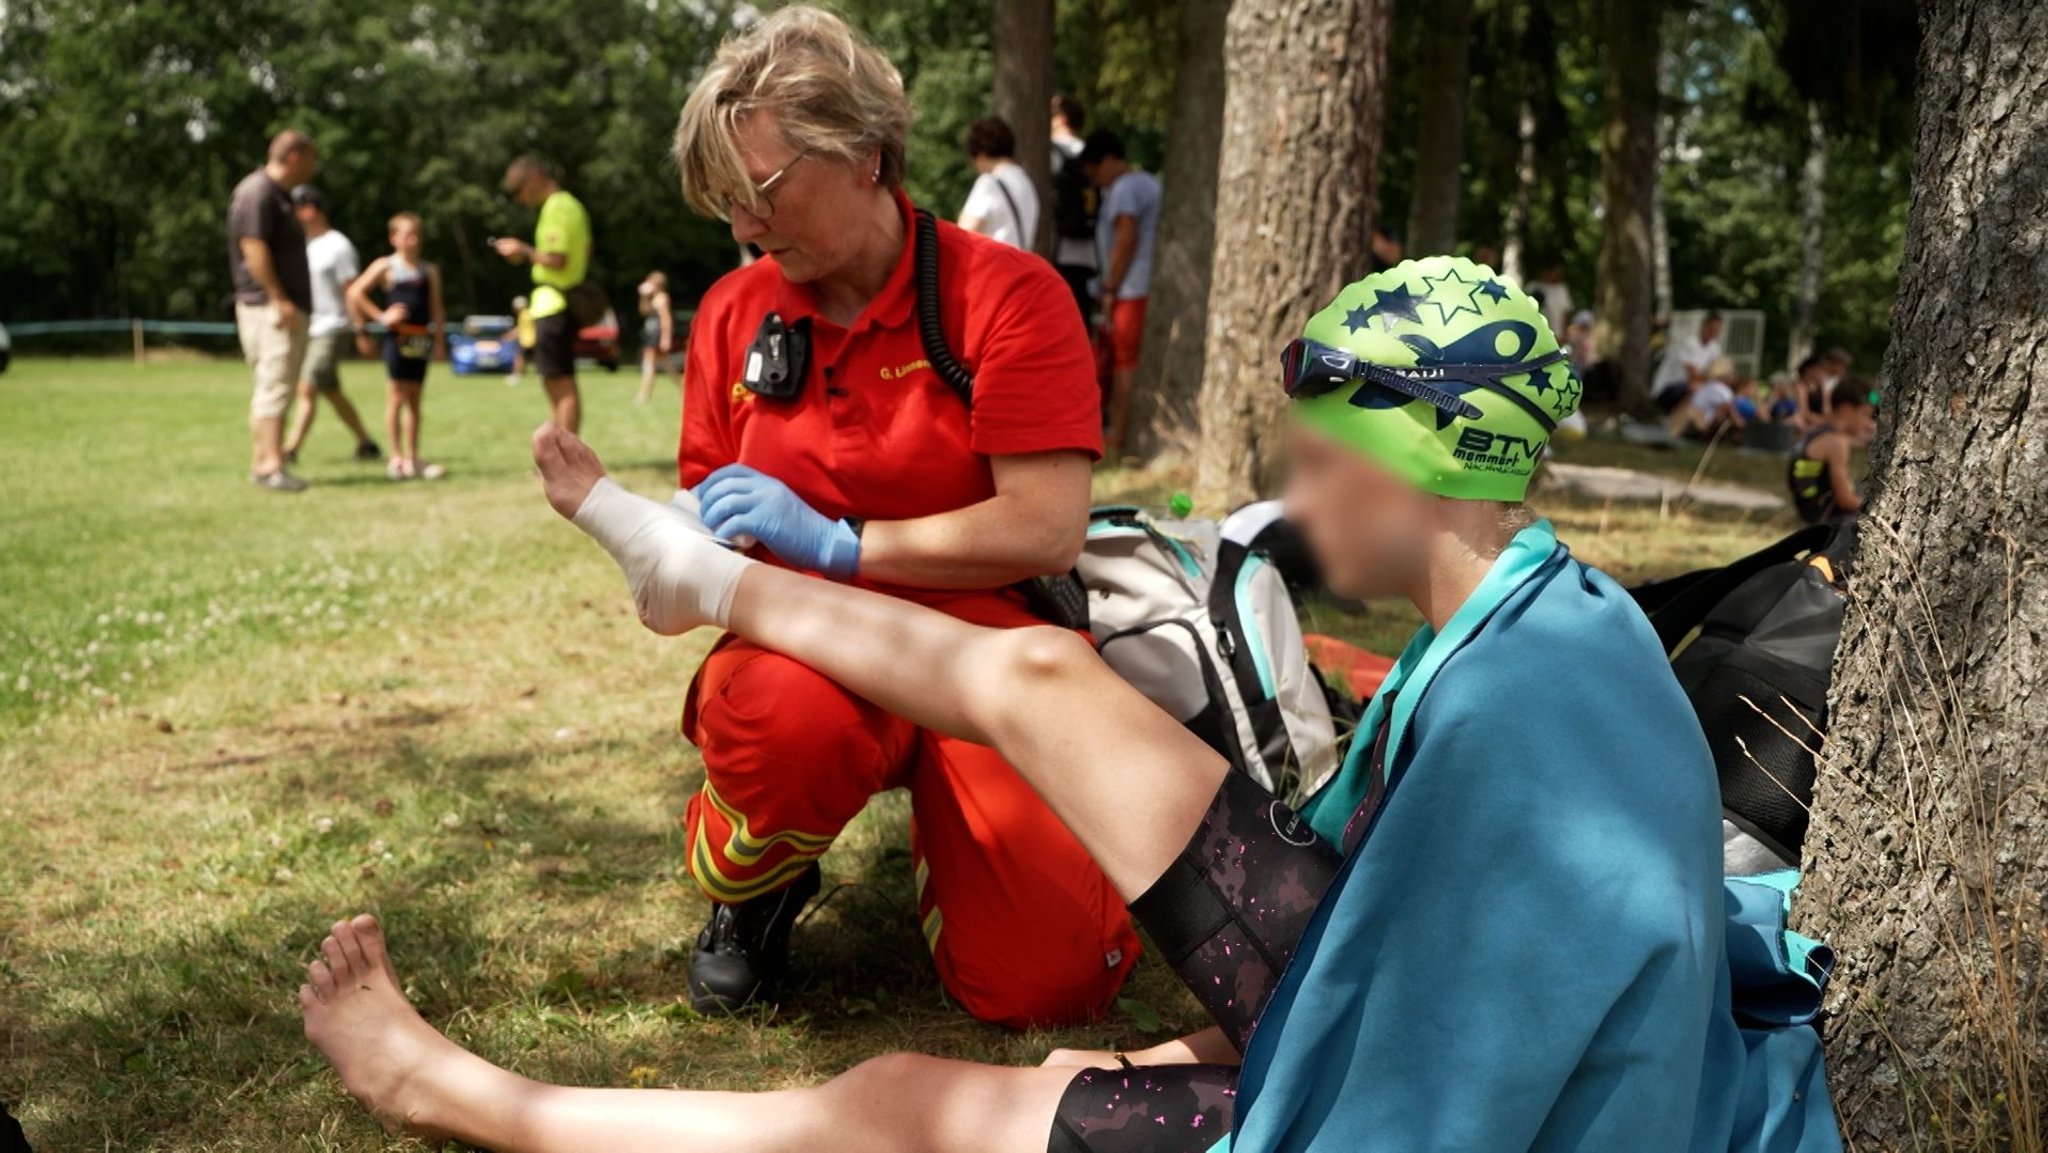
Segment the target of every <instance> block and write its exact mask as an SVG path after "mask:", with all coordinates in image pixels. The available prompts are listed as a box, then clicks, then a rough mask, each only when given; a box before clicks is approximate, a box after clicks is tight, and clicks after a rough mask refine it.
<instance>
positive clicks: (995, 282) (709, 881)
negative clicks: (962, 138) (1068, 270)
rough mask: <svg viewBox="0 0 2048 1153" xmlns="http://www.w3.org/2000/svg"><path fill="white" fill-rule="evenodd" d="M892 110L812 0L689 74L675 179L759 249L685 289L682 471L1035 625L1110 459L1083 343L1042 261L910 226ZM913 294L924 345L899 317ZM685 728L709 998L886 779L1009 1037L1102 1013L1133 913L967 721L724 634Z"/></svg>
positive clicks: (990, 621) (697, 483)
mask: <svg viewBox="0 0 2048 1153" xmlns="http://www.w3.org/2000/svg"><path fill="white" fill-rule="evenodd" d="M909 121H910V105H909V102H908V100H907V99H906V98H905V96H904V92H903V85H902V81H901V80H900V78H899V77H898V76H897V73H896V70H895V69H894V68H893V67H892V66H891V65H890V64H889V62H888V61H887V60H886V59H885V58H884V57H883V56H882V54H881V53H880V52H879V51H878V50H876V49H875V47H874V46H873V45H871V44H869V43H867V42H866V41H865V40H863V39H861V38H860V37H859V35H858V34H856V33H855V32H854V31H853V30H852V29H850V28H849V27H848V26H847V25H846V24H845V23H844V22H843V21H841V20H840V19H839V18H838V17H837V16H833V15H831V14H829V13H825V12H822V11H819V10H817V9H814V8H807V7H801V6H796V7H788V8H783V9H781V10H779V11H777V12H776V13H774V14H773V15H771V16H769V17H768V18H766V19H765V20H763V21H761V22H760V23H759V24H758V25H756V26H755V27H754V28H753V29H752V30H751V31H750V32H748V33H747V34H745V35H743V36H741V37H739V38H737V39H734V40H731V41H729V42H727V43H726V44H725V45H724V46H723V47H722V48H721V49H720V51H719V53H718V56H717V58H716V59H715V60H714V61H713V62H712V65H711V67H710V69H709V70H708V71H707V72H706V73H705V74H704V76H703V78H702V79H701V80H700V81H699V82H698V84H697V87H696V89H695V90H694V91H693V92H692V93H691V94H690V97H689V100H688V102H687V103H686V104H685V105H684V107H683V112H682V118H681V122H680V124H679V125H678V127H677V129H676V159H677V163H678V165H679V167H680V169H681V172H682V181H683V191H684V195H685V196H686V198H687V199H688V201H689V202H690V204H691V205H692V206H693V207H694V208H696V209H697V210H698V211H699V212H702V213H705V214H707V215H717V216H720V217H723V218H724V219H725V220H727V221H728V222H729V223H730V225H731V228H732V234H733V237H734V239H736V240H738V241H739V242H740V243H742V244H746V245H751V246H753V247H754V248H755V249H757V250H758V251H760V252H761V253H762V259H760V260H758V261H755V262H754V263H753V264H751V265H749V266H748V267H746V268H743V269H740V270H738V271H736V272H733V273H732V274H730V275H728V276H726V277H725V278H724V279H722V280H720V281H719V282H718V283H717V284H715V285H714V286H712V288H711V290H710V291H709V292H708V293H706V294H705V296H704V299H703V302H702V303H701V305H700V306H699V308H698V311H697V316H696V320H695V322H694V325H693V327H692V329H691V333H690V340H689V355H688V358H687V362H686V366H685V370H684V377H685V384H684V391H685V396H686V400H685V403H684V405H683V413H684V416H683V430H682V443H681V447H680V451H679V453H678V460H679V465H680V473H681V482H682V484H683V485H684V486H685V487H689V488H694V489H695V491H696V493H697V495H698V496H699V497H700V498H701V502H702V507H703V510H704V516H705V519H706V521H707V522H708V523H709V524H710V526H711V527H712V529H713V530H714V531H715V532H717V533H718V534H719V535H720V536H721V537H722V538H724V539H726V540H735V539H740V538H751V539H752V540H753V541H756V542H758V546H759V547H758V551H756V553H755V555H757V556H758V557H760V559H762V560H764V561H768V562H770V563H773V564H777V565H780V566H783V567H786V568H790V569H796V570H801V571H804V572H810V573H817V574H821V575H824V576H828V577H831V578H832V579H834V580H839V581H844V582H847V583H849V584H854V585H857V586H859V587H862V588H868V589H873V590H875V591H878V592H882V593H886V594H888V595H890V596H893V597H897V598H900V599H903V600H906V601H909V602H911V603H914V604H920V605H924V606H926V607H929V608H933V609H937V610H938V611H940V612H942V613H945V614H947V615H949V616H952V617H955V618H958V619H960V620H963V621H968V622H972V623H974V624H977V625H984V626H988V627H992V628H1022V627H1027V626H1032V625H1038V624H1043V623H1045V622H1046V620H1047V619H1048V617H1047V615H1046V610H1045V609H1042V608H1040V607H1038V605H1039V603H1040V602H1037V601H1033V600H1031V599H1030V598H1029V596H1028V593H1027V592H1026V591H1020V587H1019V586H1020V583H1022V582H1029V581H1031V580H1032V579H1033V578H1038V577H1041V576H1045V575H1047V574H1064V573H1066V572H1068V571H1069V570H1070V569H1071V568H1072V566H1073V563H1074V558H1075V556H1076V555H1077V554H1078V553H1079V551H1080V548H1081V542H1082V539H1083V536H1084V534H1085V533H1086V531H1087V521H1088V482H1089V473H1090V466H1091V464H1092V462H1093V461H1094V460H1095V459H1096V458H1097V457H1098V456H1100V455H1101V449H1102V437H1101V428H1100V421H1101V415H1100V394H1099V392H1098V390H1097V389H1096V386H1095V383H1094V375H1093V372H1094V370H1093V367H1092V364H1091V362H1090V360H1089V351H1088V337H1087V334H1086V332H1084V331H1083V328H1082V325H1081V322H1080V320H1079V319H1078V318H1077V317H1075V316H1073V315H1072V311H1073V310H1071V309H1062V308H1060V307H1058V304H1059V303H1060V302H1063V301H1064V300H1066V299H1067V296H1066V285H1065V282H1063V281H1062V280H1061V279H1060V277H1059V275H1058V273H1056V272H1054V271H1053V269H1052V266H1051V265H1049V264H1047V263H1046V262H1045V261H1044V260H1043V259H1041V258H1039V257H1037V256H1035V255H1033V254H1031V253H1029V252H1020V251H1018V250H1017V249H1015V248H1011V247H1008V246H1006V245H1001V244H997V243H994V242H992V241H990V240H987V239H986V238H983V237H979V236H974V235H972V234H969V233H967V232H964V231H961V230H960V229H957V228H955V227H953V226H952V225H951V224H940V223H937V222H935V221H934V222H929V223H926V224H925V225H924V226H923V227H924V228H925V229H928V231H926V232H924V233H922V238H920V237H921V232H920V221H919V214H918V213H917V210H915V209H914V208H913V207H912V205H911V203H910V201H909V199H908V198H906V197H905V196H904V194H903V192H902V191H901V184H902V180H903V156H904V135H905V132H906V130H907V128H908V125H909ZM934 255H935V257H936V260H935V262H934V263H926V262H921V261H920V259H919V258H920V257H930V256H934ZM933 307H936V310H937V317H938V325H939V331H938V333H937V334H936V335H937V336H938V337H939V338H940V340H941V342H942V345H943V347H941V348H934V347H933V346H932V344H931V342H930V341H928V339H927V336H926V334H925V333H923V332H922V331H921V328H920V323H921V320H922V318H923V317H924V315H925V310H928V309H930V308H933ZM969 375H971V378H972V379H971V384H968V383H966V381H965V379H964V378H965V377H966V376H969ZM963 384H965V387H963ZM970 394H971V396H970ZM970 401H971V403H970ZM1030 587H1034V586H1026V588H1030ZM683 730H684V732H685V734H686V735H687V736H688V737H689V739H690V740H691V741H693V742H694V743H695V744H696V745H697V747H698V748H699V749H701V750H702V751H703V756H704V786H703V788H702V790H701V791H699V792H698V793H697V795H696V796H695V797H693V798H692V799H691V801H690V805H689V810H688V813H687V815H686V817H685V819H684V823H685V826H686V829H687V839H686V844H687V851H688V858H687V859H688V866H689V870H690V874H691V876H692V877H694V878H695V879H696V882H697V885H698V887H699V888H701V889H702V890H703V892H704V895H705V896H706V897H708V898H709V899H710V900H711V902H712V903H713V908H712V914H711V918H710V922H709V924H707V925H706V926H705V927H704V929H703V931H702V933H701V934H700V935H699V936H698V939H697V948H696V951H695V954H694V956H693V959H692V964H691V968H690V975H689V992H690V997H691V1000H692V1002H693V1003H694V1004H695V1005H696V1006H697V1008H698V1009H700V1010H704V1011H711V1010H730V1009H735V1008H738V1007H739V1006H742V1005H744V1004H746V1003H748V1002H750V1001H752V1000H754V999H756V998H757V997H772V996H773V995H774V993H775V985H776V983H777V980H778V978H780V977H781V976H782V975H783V974H784V971H785V967H786V956H787V951H788V948H789V938H790V930H791V927H792V926H793V924H794V922H795V920H796V918H797V915H798V914H799V913H800V912H801V910H802V908H803V905H804V903H805V902H806V901H807V900H809V899H810V898H811V896H812V895H813V894H815V893H816V892H817V891H818V887H819V871H818V865H817V861H818V858H819V857H821V856H823V855H824V853H825V851H826V849H827V848H828V847H829V846H830V845H831V844H832V841H833V839H834V838H835V837H837V836H838V835H839V832H840V830H841V829H842V828H844V827H845V826H846V823H847V822H848V821H850V820H852V819H853V817H854V816H855V815H856V814H858V813H859V812H860V811H861V809H862V807H863V806H865V805H866V804H867V802H868V799H869V798H870V797H871V796H873V795H874V794H876V793H879V792H883V791H885V790H888V789H892V788H898V787H905V786H907V787H908V788H909V790H910V795H911V811H912V829H913V838H912V847H913V856H914V861H913V864H914V867H915V869H916V875H917V879H918V916H919V919H920V922H921V927H922V928H923V930H924V936H925V939H926V942H927V944H928V945H929V946H930V949H931V954H932V957H933V960H934V961H935V963H936V965H937V968H938V972H939V976H940V979H941V980H942V981H943V983H944V984H945V987H946V990H947V991H948V992H949V993H950V994H951V995H952V997H953V998H954V999H955V1000H956V1001H957V1002H959V1003H960V1004H961V1005H962V1006H964V1007H965V1008H966V1009H967V1010H968V1011H969V1012H970V1013H972V1014H974V1015H975V1016H977V1017H980V1018H982V1019H983V1020H988V1021H995V1022H1000V1023H1003V1024H1006V1025H1011V1026H1015V1027H1020V1028H1021V1027H1026V1026H1031V1025H1053V1024H1061V1023H1071V1022H1076V1021H1084V1020H1090V1019H1093V1018H1095V1017H1098V1016H1100V1015H1101V1014H1102V1013H1103V1012H1104V1011H1105V1010H1106V1009H1107V1008H1108V1007H1109V1005H1110V1003H1111V1001H1112V999H1113V998H1114V997H1115V995H1116V992H1117V990H1118V988H1119V987H1120V986H1121V985H1122V984H1123V980H1124V977H1125V975H1126V974H1127V973H1128V972H1129V971H1130V967H1131V965H1132V964H1133V963H1134V962H1135V960H1136V958H1137V955H1138V941H1137V937H1136V935H1135V933H1134V932H1133V930H1132V928H1131V922H1130V916H1129V914H1128V912H1127V911H1126V910H1125V908H1124V905H1123V902H1122V901H1121V900H1120V899H1119V898H1118V896H1117V894H1116V891H1115V889H1114V888H1112V887H1111V885H1110V884H1109V882H1108V880H1107V879H1106V878H1104V876H1103V875H1102V871H1101V870H1100V869H1099V868H1097V867H1096V865H1095V863H1094V861H1092V860H1090V859H1089V857H1088V854H1087V852H1086V851H1085V850H1083V849H1082V848H1081V845H1080V843H1079V842H1077V841H1076V840H1075V839H1074V837H1073V835H1072V834H1071V833H1069V832H1068V831H1067V830H1066V828H1065V827H1064V826H1062V825H1061V824H1060V822H1059V820H1058V819H1057V818H1056V817H1054V816H1053V814H1052V811H1051V810H1050V809H1048V808H1046V806H1045V804H1044V802H1042V801H1040V800H1039V799H1038V797H1037V795H1036V794H1034V793H1033V792H1032V791H1031V788H1030V786H1029V785H1027V784H1026V783H1025V782H1024V780H1023V778H1021V777H1019V776H1018V775H1017V772H1016V770H1015V769H1013V768H1011V767H1010V766H1009V765H1008V764H1007V763H1005V762H1004V760H1003V758H1002V757H1001V756H1000V755H999V754H998V753H997V752H996V751H995V750H993V749H990V748H989V747H987V745H986V744H985V743H983V742H979V741H975V740H971V739H962V737H960V736H959V735H957V734H953V733H946V732H940V731H935V730H933V729H931V728H929V727H927V726H924V725H921V724H918V723H916V722H915V721H913V720H911V719H908V718H906V717H905V716H904V715H903V714H902V713H901V712H900V711H898V710H893V709H888V708H883V707H880V706H878V705H877V704H875V703H873V702H871V701H869V700H867V699H864V698H863V697H862V696H861V695H860V694H858V693H856V692H854V691H852V690H851V689H849V688H848V687H847V686H845V685H843V684H841V683H840V682H838V681H837V680H836V679H834V678H833V677H831V676H830V675H828V674H826V673H823V672H821V671H819V670H818V669H817V668H816V666H815V665H812V664H808V663H805V662H803V661H800V660H797V659H792V658H791V657H790V656H787V655H785V654H783V653H779V652H775V651H772V650H770V649H767V648H764V647H762V646H760V645H758V644H755V643H754V642H753V641H751V640H749V639H747V638H745V637H742V636H737V635H735V636H728V637H726V638H725V639H724V640H723V641H721V642H720V643H719V644H718V646H717V648H716V649H715V650H714V651H713V652H712V654H711V656H710V657H709V659H707V660H706V661H705V662H704V665H703V668H702V669H701V670H700V671H699V672H698V674H697V678H696V681H695V683H694V684H693V685H691V687H690V691H689V695H688V698H687V701H686V703H685V707H684V713H683Z"/></svg>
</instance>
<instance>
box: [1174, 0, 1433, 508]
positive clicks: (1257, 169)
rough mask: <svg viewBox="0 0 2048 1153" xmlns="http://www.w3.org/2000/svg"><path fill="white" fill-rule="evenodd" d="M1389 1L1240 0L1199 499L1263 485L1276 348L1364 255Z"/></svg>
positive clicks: (1273, 455)
mask: <svg viewBox="0 0 2048 1153" xmlns="http://www.w3.org/2000/svg"><path fill="white" fill-rule="evenodd" d="M1391 14H1392V0H1237V3H1236V4H1234V5H1233V6H1232V7H1231V12H1230V19H1229V21H1228V23H1227V25H1226V40H1225V51H1224V59H1225V62H1226V63H1225V71H1226V76H1227V87H1226V99H1225V103H1224V115H1223V149H1222V160H1221V166H1220V175H1219V179H1218V183H1217V195H1216V243H1215V258H1214V267H1213V270H1212V275H1211V283H1210V289H1209V327H1208V333H1207V340H1206V343H1205V348H1206V357H1205V359H1206V370H1205V371H1204V373H1203V376H1202V391H1201V404H1200V410H1201V429H1202V443H1201V449H1200V452H1199V453H1198V469H1197V477H1196V489H1197V499H1198V500H1199V501H1200V503H1201V504H1202V506H1203V507H1205V508H1208V509H1210V510H1212V511H1214V510H1217V509H1221V508H1227V507H1234V506H1236V505H1237V504H1239V503H1241V502H1243V501H1245V500H1249V499H1251V498H1253V497H1255V496H1257V495H1260V494H1261V493H1265V492H1269V491H1271V490H1272V488H1273V486H1274V485H1275V484H1276V483H1277V479H1278V473H1279V447H1280V446H1279V443H1278V442H1279V436H1278V433H1279V431H1280V420H1281V415H1282V408H1283V406H1284V403H1285V397H1284V396H1283V394H1282V393H1281V390H1280V385H1279V379H1278V372H1279V370H1278V364H1279V360H1278V358H1279V355H1280V350H1281V349H1282V348H1283V347H1285V345H1286V343H1287V341H1288V340H1290V339H1291V338H1293V337H1294V336H1296V335H1298V334H1299V333H1300V331H1301V326H1302V325H1303V324H1304V323H1306V322H1307V320H1308V317H1309V315H1310V314H1311V313H1312V312H1313V311H1314V310H1315V309H1318V308H1320V307H1322V306H1323V305H1324V304H1325V303H1327V302H1328V301H1329V300H1330V299H1331V298H1332V297H1334V296H1335V295H1336V293H1337V290H1338V289H1340V288H1342V287H1343V286H1344V285H1345V284H1347V283H1349V282H1350V281H1352V280H1354V279H1356V278H1357V277H1359V276H1362V275H1364V273H1365V271H1366V269H1368V268H1370V267H1371V244H1372V222H1373V212H1374V208H1375V200H1376V195H1377V189H1378V176H1377V173H1378V168H1379V149H1380V131H1381V122H1382V114H1383V104H1384V93H1385V87H1386V83H1385V82H1386V51H1387V39H1388V32H1389V25H1390V16H1391Z"/></svg>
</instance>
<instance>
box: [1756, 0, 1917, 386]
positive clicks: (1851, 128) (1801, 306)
mask: <svg viewBox="0 0 2048 1153" xmlns="http://www.w3.org/2000/svg"><path fill="white" fill-rule="evenodd" d="M1763 16H1764V19H1765V21H1766V22H1767V25H1768V28H1769V32H1770V35H1771V38H1772V40H1773V41H1774V43H1775V48H1776V52H1775V56H1776V60H1777V63H1778V65H1779V67H1780V68H1782V69H1783V71H1784V75H1785V80H1786V82H1787V83H1786V88H1787V89H1788V90H1789V93H1790V94H1791V97H1792V98H1791V99H1789V100H1781V101H1779V106H1780V109H1781V111H1780V112H1779V115H1780V116H1785V115H1787V114H1788V113H1789V114H1790V115H1792V116H1794V117H1797V118H1798V119H1799V120H1800V121H1801V122H1803V125H1804V128H1805V144H1806V155H1805V159H1804V161H1803V163H1802V165H1801V168H1800V183H1799V208H1800V232H1799V237H1800V239H1799V276H1798V281H1797V285H1796V288H1795V289H1794V293H1793V300H1792V320H1791V331H1790V333H1789V338H1788V347H1787V350H1786V354H1785V364H1786V367H1787V368H1791V367H1794V366H1796V365H1797V364H1798V363H1799V362H1800V361H1801V360H1804V359H1805V358H1806V356H1807V354H1808V353H1811V352H1812V351H1813V348H1814V343H1815V341H1816V340H1817V339H1818V338H1817V330H1818V327H1819V323H1820V308H1821V288H1822V282H1823V277H1824V274H1825V269H1826V263H1827V246H1826V229H1827V185H1828V156H1829V153H1830V145H1831V141H1832V139H1833V138H1834V137H1835V136H1837V135H1840V134H1841V133H1844V132H1848V133H1856V134H1861V135H1866V136H1876V137H1879V138H1881V139H1885V138H1898V137H1903V136H1905V135H1906V134H1907V131H1908V130H1909V128H1910V125H1911V122H1912V111H1911V109H1912V100H1911V94H1912V90H1913V71H1914V60H1913V57H1914V50H1915V48H1916V46H1917V45H1918V37H1917V35H1916V32H1915V23H1916V20H1917V14H1916V12H1915V11H1914V5H1913V3H1912V0H1870V2H1868V3H1861V4H1854V5H1847V6H1844V5H1840V4H1831V3H1823V2H1821V0H1774V2H1773V3H1768V4H1766V5H1764V12H1763ZM1787 105H1792V106H1793V107H1790V108H1787V107H1786V106H1787Z"/></svg>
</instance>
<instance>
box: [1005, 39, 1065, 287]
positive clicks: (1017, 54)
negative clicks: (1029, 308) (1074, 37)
mask: <svg viewBox="0 0 2048 1153" xmlns="http://www.w3.org/2000/svg"><path fill="white" fill-rule="evenodd" d="M993 2H994V7H995V18H994V21H993V22H992V23H991V25H990V29H989V40H990V44H991V46H992V47H993V50H994V55H995V93H994V104H995V110H996V115H997V116H1000V117H1002V118H1003V119H1004V121H1006V122H1007V123H1008V124H1009V125H1010V132H1011V133H1012V134H1013V135H1014V136H1016V138H1017V157H1016V159H1017V163H1018V164H1021V165H1023V166H1024V171H1025V172H1027V173H1029V174H1030V175H1031V186H1032V187H1034V188H1036V189H1038V204H1039V212H1038V235H1036V236H1034V237H1032V240H1031V247H1032V248H1034V249H1035V250H1037V252H1038V253H1039V255H1041V256H1045V257H1051V256H1052V240H1053V232H1052V211H1051V206H1052V111H1051V110H1052V45H1053V0H993Z"/></svg>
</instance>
